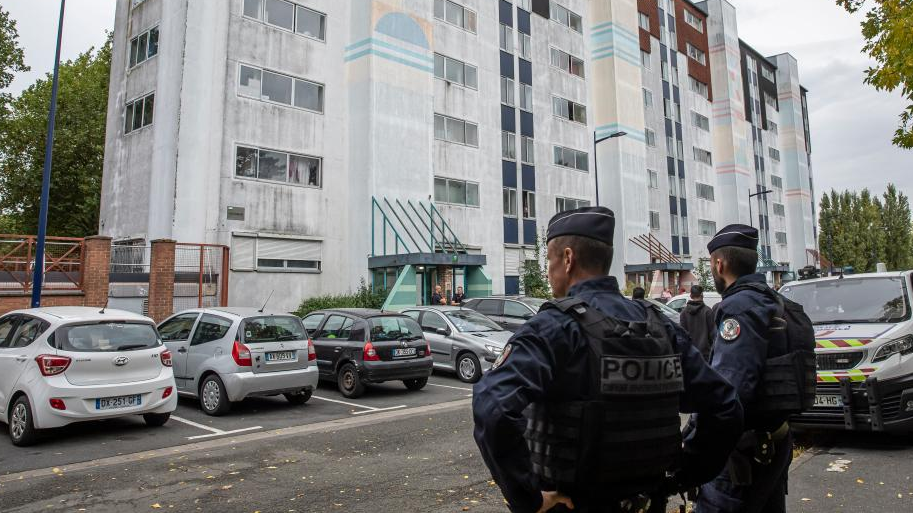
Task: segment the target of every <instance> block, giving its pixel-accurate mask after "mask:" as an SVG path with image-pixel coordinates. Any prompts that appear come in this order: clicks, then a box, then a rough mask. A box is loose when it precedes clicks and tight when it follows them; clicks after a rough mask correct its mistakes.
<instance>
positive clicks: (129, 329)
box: [54, 322, 162, 353]
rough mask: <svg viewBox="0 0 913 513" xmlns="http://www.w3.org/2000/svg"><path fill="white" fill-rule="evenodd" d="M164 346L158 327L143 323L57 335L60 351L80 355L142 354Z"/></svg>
mask: <svg viewBox="0 0 913 513" xmlns="http://www.w3.org/2000/svg"><path fill="white" fill-rule="evenodd" d="M160 345H162V343H161V342H160V341H159V337H158V333H157V332H156V331H155V326H153V325H151V324H146V323H140V322H98V323H92V324H76V325H70V326H62V327H60V328H57V331H55V332H54V346H55V347H56V348H57V349H61V350H63V351H73V352H78V353H106V352H117V351H139V350H142V349H152V348H154V347H158V346H160Z"/></svg>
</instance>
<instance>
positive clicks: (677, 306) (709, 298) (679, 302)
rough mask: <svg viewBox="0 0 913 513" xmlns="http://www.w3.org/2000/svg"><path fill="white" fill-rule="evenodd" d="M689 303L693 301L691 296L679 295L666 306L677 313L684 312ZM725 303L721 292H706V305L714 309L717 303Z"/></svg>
mask: <svg viewBox="0 0 913 513" xmlns="http://www.w3.org/2000/svg"><path fill="white" fill-rule="evenodd" d="M688 301H691V294H690V293H689V294H679V295H677V296H675V297H674V298H672V299H670V300H669V302H668V303H666V306H668V307H669V308H671V309H673V310H675V311H676V312H682V311H683V310H684V309H685V306H687V305H688ZM721 301H723V296H721V295H720V293H719V292H704V304H705V305H707V306H709V307H710V308H713V307H714V306H716V304H717V303H720V302H721Z"/></svg>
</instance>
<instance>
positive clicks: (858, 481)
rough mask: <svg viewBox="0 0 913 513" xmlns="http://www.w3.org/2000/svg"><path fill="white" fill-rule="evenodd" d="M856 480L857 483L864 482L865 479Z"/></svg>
mask: <svg viewBox="0 0 913 513" xmlns="http://www.w3.org/2000/svg"><path fill="white" fill-rule="evenodd" d="M856 482H857V483H859V484H865V481H863V480H862V479H857V480H856Z"/></svg>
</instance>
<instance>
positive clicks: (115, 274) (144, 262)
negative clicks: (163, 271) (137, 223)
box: [108, 244, 152, 315]
mask: <svg viewBox="0 0 913 513" xmlns="http://www.w3.org/2000/svg"><path fill="white" fill-rule="evenodd" d="M151 260H152V248H151V247H150V246H148V245H133V244H114V245H112V246H111V269H110V274H109V282H108V306H109V307H110V308H117V309H119V310H126V311H128V312H134V313H138V314H142V315H147V314H148V313H149V263H150V262H151Z"/></svg>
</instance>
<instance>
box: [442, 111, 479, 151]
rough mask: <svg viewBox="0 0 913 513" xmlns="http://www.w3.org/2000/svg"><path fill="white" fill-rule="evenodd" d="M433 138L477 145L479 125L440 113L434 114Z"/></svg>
mask: <svg viewBox="0 0 913 513" xmlns="http://www.w3.org/2000/svg"><path fill="white" fill-rule="evenodd" d="M434 138H435V139H439V140H441V141H447V142H452V143H457V144H465V145H468V146H475V147H478V146H479V126H478V125H476V124H475V123H470V122H469V121H464V120H462V119H456V118H451V117H449V116H444V115H442V114H435V115H434Z"/></svg>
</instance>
